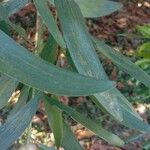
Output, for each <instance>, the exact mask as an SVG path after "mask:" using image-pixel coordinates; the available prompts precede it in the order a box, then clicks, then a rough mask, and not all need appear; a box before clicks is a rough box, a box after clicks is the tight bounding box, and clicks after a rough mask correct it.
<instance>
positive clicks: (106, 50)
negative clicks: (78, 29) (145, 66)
mask: <svg viewBox="0 0 150 150" xmlns="http://www.w3.org/2000/svg"><path fill="white" fill-rule="evenodd" d="M94 42H95V43H96V46H97V48H98V50H99V51H100V52H101V53H102V54H104V55H105V56H106V57H108V58H109V59H110V60H111V61H112V62H114V63H115V64H116V65H117V66H119V68H121V69H122V70H123V71H125V72H126V73H128V74H130V75H131V76H133V77H134V78H135V79H137V80H139V81H141V82H142V83H143V84H145V85H146V86H147V87H149V88H150V76H149V75H148V74H147V73H146V72H145V71H143V70H142V69H141V68H139V67H138V66H136V65H135V64H134V63H132V62H131V61H130V60H129V59H127V58H126V57H125V56H123V55H122V54H121V53H119V52H117V51H115V50H113V49H112V48H111V47H109V46H108V45H106V44H105V43H104V42H101V41H99V40H97V39H95V40H94Z"/></svg>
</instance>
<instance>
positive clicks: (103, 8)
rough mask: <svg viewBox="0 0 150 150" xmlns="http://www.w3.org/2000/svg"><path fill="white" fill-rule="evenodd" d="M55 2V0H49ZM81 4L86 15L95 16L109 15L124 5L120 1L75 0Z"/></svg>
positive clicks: (88, 16)
mask: <svg viewBox="0 0 150 150" xmlns="http://www.w3.org/2000/svg"><path fill="white" fill-rule="evenodd" d="M48 1H50V2H51V3H52V4H54V0H48ZM75 2H76V3H77V4H78V5H79V7H80V9H81V12H82V14H83V16H84V17H87V18H95V17H102V16H105V15H109V14H111V13H112V12H114V11H117V10H119V9H121V7H122V5H121V4H120V3H118V2H113V1H109V0H92V1H91V0H75Z"/></svg>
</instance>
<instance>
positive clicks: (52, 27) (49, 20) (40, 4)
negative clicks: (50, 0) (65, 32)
mask: <svg viewBox="0 0 150 150" xmlns="http://www.w3.org/2000/svg"><path fill="white" fill-rule="evenodd" d="M33 1H34V4H35V6H36V8H37V10H38V12H39V14H40V15H41V17H42V19H43V21H44V23H45V24H46V26H47V27H48V30H49V32H50V33H51V34H52V36H53V37H54V39H55V40H56V41H57V43H58V44H59V45H60V46H61V47H62V48H65V47H66V44H65V42H64V40H63V37H62V35H61V33H60V31H59V29H58V27H57V24H56V22H55V20H54V18H53V15H52V14H51V12H50V10H49V8H48V5H47V1H46V0H33Z"/></svg>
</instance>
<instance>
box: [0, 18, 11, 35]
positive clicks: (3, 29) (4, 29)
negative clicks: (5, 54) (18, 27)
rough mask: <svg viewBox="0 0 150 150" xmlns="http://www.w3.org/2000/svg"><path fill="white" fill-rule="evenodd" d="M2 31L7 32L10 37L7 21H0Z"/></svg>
mask: <svg viewBox="0 0 150 150" xmlns="http://www.w3.org/2000/svg"><path fill="white" fill-rule="evenodd" d="M0 29H1V30H2V31H3V32H5V33H6V34H8V35H10V33H9V30H8V24H7V23H6V21H5V20H1V21H0Z"/></svg>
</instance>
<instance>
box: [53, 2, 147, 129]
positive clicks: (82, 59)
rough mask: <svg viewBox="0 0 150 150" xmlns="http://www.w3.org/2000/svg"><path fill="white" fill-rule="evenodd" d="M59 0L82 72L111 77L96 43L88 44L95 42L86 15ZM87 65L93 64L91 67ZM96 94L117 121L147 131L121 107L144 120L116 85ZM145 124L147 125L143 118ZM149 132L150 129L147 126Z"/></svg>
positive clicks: (63, 22) (66, 32)
mask: <svg viewBox="0 0 150 150" xmlns="http://www.w3.org/2000/svg"><path fill="white" fill-rule="evenodd" d="M55 3H56V6H57V8H58V13H59V16H60V21H61V25H62V28H63V31H64V37H65V40H66V43H67V46H68V49H69V52H70V54H71V57H72V59H73V61H74V64H75V66H76V68H77V70H78V72H79V73H81V74H84V75H90V74H89V72H92V73H93V72H94V73H93V75H94V76H95V77H98V78H100V79H103V80H104V79H108V77H107V75H106V73H105V71H104V69H103V67H102V65H101V63H100V61H99V60H98V58H97V56H96V57H95V51H94V49H93V48H91V47H93V46H89V45H88V44H91V41H90V40H89V38H88V36H89V35H88V34H87V33H86V31H85V24H84V21H83V17H82V16H81V13H80V11H79V9H78V7H77V6H76V5H75V3H73V1H72V0H70V1H68V0H65V1H58V0H55ZM85 45H88V46H85ZM89 47H90V48H89ZM91 63H92V64H91ZM86 64H90V67H89V66H88V65H86ZM87 66H88V67H87ZM89 70H90V71H89ZM94 97H95V98H96V99H97V101H96V102H95V101H94V102H95V103H96V104H97V106H99V107H100V108H101V105H102V106H103V107H104V108H105V109H106V110H107V111H108V112H109V113H110V114H111V115H112V116H113V117H114V118H115V119H116V120H119V121H120V122H121V123H122V124H124V125H126V126H127V125H129V124H130V126H128V127H131V126H132V128H138V130H141V131H143V127H142V126H139V125H136V124H134V125H133V124H131V123H130V122H131V121H132V120H130V119H129V118H128V116H127V115H126V113H122V110H121V109H122V107H123V108H124V110H123V111H124V112H127V113H130V114H131V115H132V117H133V118H134V117H135V118H134V119H135V121H136V120H137V122H140V121H141V120H142V119H141V118H140V116H139V115H138V114H137V113H136V112H135V110H134V109H133V107H132V106H131V104H130V103H129V102H128V100H127V99H126V98H125V97H124V96H123V95H122V94H121V93H120V92H119V91H118V90H117V89H115V88H113V89H111V90H109V91H107V92H104V93H103V94H102V95H101V93H100V94H95V95H94ZM121 106H122V107H121ZM122 115H123V116H122ZM122 118H126V124H125V122H122ZM141 123H142V124H143V122H142V121H141ZM145 131H147V129H145Z"/></svg>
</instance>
